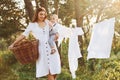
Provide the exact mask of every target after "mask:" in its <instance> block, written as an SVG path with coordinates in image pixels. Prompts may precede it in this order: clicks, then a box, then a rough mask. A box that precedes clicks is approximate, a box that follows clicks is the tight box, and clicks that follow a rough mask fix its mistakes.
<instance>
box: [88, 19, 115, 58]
mask: <svg viewBox="0 0 120 80" xmlns="http://www.w3.org/2000/svg"><path fill="white" fill-rule="evenodd" d="M114 23H115V18H111V19H108V20H104V21H102V22H99V23H96V24H95V25H94V26H93V30H92V34H91V39H90V43H89V46H88V49H87V50H88V56H87V59H90V58H109V57H110V51H111V46H112V39H113V35H114Z"/></svg>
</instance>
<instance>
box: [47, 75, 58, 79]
mask: <svg viewBox="0 0 120 80" xmlns="http://www.w3.org/2000/svg"><path fill="white" fill-rule="evenodd" d="M47 77H48V80H56V75H51V74H48V76H47Z"/></svg>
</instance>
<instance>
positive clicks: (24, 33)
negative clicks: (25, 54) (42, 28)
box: [22, 23, 32, 37]
mask: <svg viewBox="0 0 120 80" xmlns="http://www.w3.org/2000/svg"><path fill="white" fill-rule="evenodd" d="M31 30H32V23H29V25H28V27H27V28H26V29H25V31H24V32H23V33H22V35H24V36H26V37H27V36H28V35H29V33H30V32H31Z"/></svg>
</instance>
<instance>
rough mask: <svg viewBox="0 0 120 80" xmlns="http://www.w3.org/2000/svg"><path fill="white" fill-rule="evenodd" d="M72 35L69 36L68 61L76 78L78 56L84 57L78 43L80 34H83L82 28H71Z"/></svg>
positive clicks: (73, 76)
mask: <svg viewBox="0 0 120 80" xmlns="http://www.w3.org/2000/svg"><path fill="white" fill-rule="evenodd" d="M70 30H71V31H70V32H71V35H70V36H69V48H68V61H69V69H70V72H71V74H72V78H76V74H75V71H76V70H77V68H78V58H80V57H82V55H81V51H80V48H79V43H78V35H82V34H83V31H82V29H81V28H77V27H76V28H70Z"/></svg>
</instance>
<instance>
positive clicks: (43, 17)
mask: <svg viewBox="0 0 120 80" xmlns="http://www.w3.org/2000/svg"><path fill="white" fill-rule="evenodd" d="M45 17H46V12H45V11H40V12H39V13H38V21H44V20H45Z"/></svg>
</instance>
